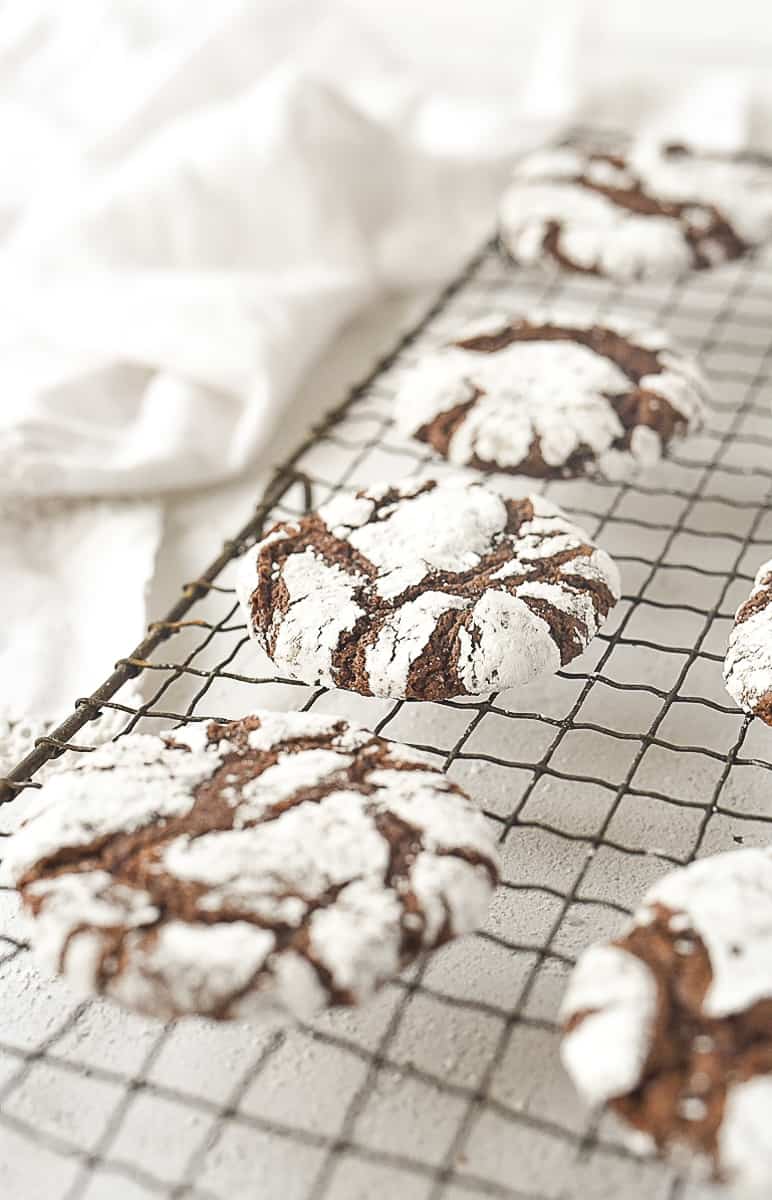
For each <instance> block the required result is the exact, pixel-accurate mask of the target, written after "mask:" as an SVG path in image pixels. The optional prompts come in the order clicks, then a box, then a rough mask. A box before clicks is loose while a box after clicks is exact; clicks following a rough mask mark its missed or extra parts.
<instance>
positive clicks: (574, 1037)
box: [560, 946, 657, 1104]
mask: <svg viewBox="0 0 772 1200" xmlns="http://www.w3.org/2000/svg"><path fill="white" fill-rule="evenodd" d="M656 1010H657V989H656V985H655V983H654V979H653V977H652V975H651V972H650V971H649V969H648V967H646V966H645V965H644V963H642V962H641V961H640V959H638V958H636V957H635V955H633V954H628V953H627V951H625V950H622V949H620V948H619V947H617V946H592V947H591V948H590V949H589V950H588V951H587V952H586V953H585V954H583V955H582V957H581V959H580V960H579V964H578V966H577V968H576V970H575V971H574V973H573V975H572V976H571V980H570V983H569V985H568V990H567V992H566V994H565V997H564V999H563V1004H562V1007H561V1014H560V1015H561V1019H562V1020H563V1021H567V1022H568V1021H570V1020H571V1018H572V1017H576V1016H578V1015H580V1014H584V1020H582V1021H581V1022H580V1023H579V1024H577V1025H576V1026H575V1027H574V1028H573V1029H571V1030H570V1032H569V1033H567V1034H566V1036H565V1037H564V1038H563V1043H562V1046H561V1057H562V1059H563V1063H564V1065H565V1068H566V1070H567V1071H568V1072H569V1074H570V1075H571V1077H572V1078H573V1079H574V1080H575V1081H576V1083H577V1085H578V1086H579V1087H580V1088H581V1090H582V1093H583V1094H584V1095H585V1096H586V1097H587V1099H588V1100H589V1101H590V1102H591V1103H592V1104H603V1103H605V1101H607V1100H610V1099H611V1098H612V1097H613V1096H624V1095H625V1094H626V1093H627V1092H631V1091H633V1090H634V1089H635V1087H636V1086H637V1084H638V1081H639V1079H640V1078H641V1074H642V1072H643V1067H644V1064H645V1062H646V1059H647V1057H648V1053H649V1044H650V1039H651V1033H652V1028H653V1024H654V1017H655V1015H656Z"/></svg>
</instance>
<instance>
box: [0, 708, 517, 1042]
mask: <svg viewBox="0 0 772 1200" xmlns="http://www.w3.org/2000/svg"><path fill="white" fill-rule="evenodd" d="M45 793H46V796H47V800H48V803H47V806H46V808H45V809H44V811H43V812H42V813H41V815H39V816H37V817H36V818H34V819H32V820H31V821H30V822H29V823H28V824H27V825H25V826H23V828H22V829H21V830H20V831H19V832H18V833H17V834H15V835H14V836H13V838H12V839H11V840H10V842H9V843H8V845H7V848H6V855H5V860H6V867H7V868H8V869H10V873H11V876H12V878H13V879H14V881H15V882H16V883H17V886H18V887H19V889H20V891H21V895H22V898H23V901H24V905H25V907H26V909H27V910H28V911H29V912H30V913H31V914H32V917H33V944H34V946H35V949H36V950H37V952H38V954H39V955H40V957H41V958H42V959H43V961H44V962H45V963H46V964H47V965H48V966H49V967H50V968H52V969H54V970H59V971H61V972H62V973H63V974H64V975H65V976H66V977H67V979H68V980H70V981H71V982H72V983H73V984H74V985H75V986H77V987H78V988H79V989H80V990H85V991H88V992H101V993H104V994H105V995H108V996H111V997H113V998H114V999H116V1000H119V1001H121V1002H122V1003H124V1004H126V1005H128V1006H130V1007H132V1008H135V1009H138V1010H140V1011H142V1012H146V1013H150V1014H152V1015H156V1016H161V1017H175V1016H179V1015H181V1014H185V1013H198V1014H202V1015H205V1016H208V1017H214V1018H229V1017H233V1018H243V1017H250V1016H253V1015H257V1014H259V1013H261V1012H263V1011H266V1010H271V1009H273V1010H277V1009H278V1010H286V1011H288V1012H290V1013H292V1014H294V1015H295V1016H298V1017H302V1018H306V1017H308V1016H310V1015H312V1014H313V1013H314V1012H317V1011H319V1010H321V1009H323V1008H326V1007H328V1006H330V1005H340V1004H342V1005H351V1004H358V1003H360V1002H361V1001H363V1000H365V999H367V997H368V996H369V995H371V993H372V992H373V991H374V990H375V988H376V987H377V986H378V985H379V984H380V983H381V982H382V981H383V980H384V979H386V978H389V977H390V976H393V975H395V974H396V973H397V972H398V971H399V970H400V968H401V967H402V966H404V964H405V963H408V962H410V961H411V960H412V959H414V958H415V957H416V955H418V954H419V953H421V952H423V951H425V950H428V949H431V948H433V947H435V946H438V945H440V944H442V943H443V942H445V941H447V940H448V939H449V938H452V937H455V936H457V935H459V934H463V933H466V932H468V931H469V930H472V929H474V928H475V927H476V926H477V925H478V924H479V923H480V922H481V921H482V920H483V919H484V916H485V913H486V910H487V906H488V901H489V899H490V896H491V893H492V890H493V886H494V884H495V882H496V878H497V869H496V849H495V844H494V840H493V836H492V834H491V833H490V831H489V829H488V826H487V823H486V821H485V818H484V817H483V816H482V814H481V813H479V812H478V811H477V809H476V808H475V807H474V805H473V804H472V802H471V801H470V800H469V799H468V798H467V797H466V796H465V795H464V793H463V792H462V791H461V790H460V789H459V788H458V787H457V786H456V785H455V784H453V783H451V782H450V781H449V780H448V779H446V778H445V776H444V775H443V774H441V772H439V771H437V770H436V769H435V768H434V767H432V766H431V765H428V764H427V763H426V761H425V759H424V758H422V756H421V755H418V754H416V752H414V751H412V750H409V749H407V748H405V747H402V746H398V745H395V744H394V743H391V742H387V741H384V740H383V739H382V738H379V737H375V736H374V735H373V734H372V733H369V732H368V731H367V730H364V729H360V728H358V727H356V726H352V725H349V724H348V723H347V722H345V721H343V720H339V719H337V718H335V717H319V716H314V715H310V714H307V713H260V714H259V715H256V716H250V717H245V718H244V719H242V720H240V721H234V722H232V723H230V724H217V723H212V724H210V725H209V726H208V728H207V727H204V726H203V725H201V726H193V727H190V728H186V729H184V730H177V731H175V732H174V733H173V734H172V735H169V736H168V737H167V738H162V737H156V736H151V735H146V734H128V735H126V736H125V737H123V738H120V739H119V740H118V741H117V742H116V743H113V744H112V745H108V746H105V747H102V748H100V749H99V750H97V751H96V752H95V753H94V754H92V755H88V756H86V755H83V756H82V758H81V759H80V760H79V762H78V766H77V767H76V768H75V769H73V770H72V771H68V772H63V773H62V774H60V775H57V776H55V777H54V778H53V779H51V780H50V781H49V782H48V783H47V784H46V786H45Z"/></svg>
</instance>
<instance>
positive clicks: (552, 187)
mask: <svg viewBox="0 0 772 1200" xmlns="http://www.w3.org/2000/svg"><path fill="white" fill-rule="evenodd" d="M581 176H584V177H585V178H587V179H589V180H590V181H591V182H592V183H594V184H596V185H600V186H603V187H612V188H621V189H629V188H635V186H636V184H638V183H639V184H640V186H641V187H642V189H643V191H644V192H645V194H646V195H647V196H649V197H652V198H654V199H656V200H657V201H660V202H662V203H664V204H679V205H680V204H687V205H690V207H689V208H688V209H687V210H686V212H685V213H684V215H683V216H682V217H679V216H677V215H670V214H668V213H662V214H652V215H643V214H641V213H639V212H636V211H633V210H632V209H630V208H625V207H624V206H623V205H622V204H617V203H615V202H614V200H613V199H611V198H609V197H608V196H606V195H603V194H601V193H600V192H598V191H594V190H592V189H590V188H588V187H586V186H583V185H582V184H581V183H580V182H578V179H579V178H580V177H581ZM713 209H715V210H717V211H718V212H719V213H720V214H721V216H722V217H723V218H724V219H725V220H726V221H727V222H728V223H729V225H730V226H731V228H732V229H733V231H734V233H735V234H736V235H737V236H738V237H739V238H740V239H742V241H743V242H745V243H746V244H748V245H757V244H759V243H761V242H764V241H766V240H767V239H768V238H769V237H770V236H772V171H770V169H769V168H768V167H764V166H760V165H758V164H756V163H750V162H738V161H728V160H723V161H722V160H719V159H715V158H711V157H709V156H699V155H691V154H678V155H668V154H665V153H662V152H661V151H660V150H659V148H658V147H656V146H651V145H648V146H646V145H643V144H641V145H639V146H638V147H636V148H634V149H633V151H632V152H631V153H630V154H629V155H628V159H627V165H625V166H622V167H619V166H615V165H614V164H612V163H609V162H608V161H606V160H600V161H599V160H595V161H593V160H592V159H591V158H590V157H588V155H587V154H584V153H581V152H579V151H578V150H571V149H555V150H546V151H538V152H536V153H535V154H532V155H529V156H526V157H525V158H524V159H523V160H522V161H521V162H520V163H519V164H518V166H517V168H516V171H515V175H514V178H513V181H512V183H511V185H510V187H509V188H508V190H507V191H506V193H505V194H504V196H503V198H502V201H501V205H500V209H499V226H500V231H501V236H502V240H503V242H504V244H505V245H506V248H507V250H508V251H509V253H510V254H511V255H512V257H513V258H514V259H515V260H516V261H518V262H521V263H524V264H526V265H530V264H534V263H545V262H546V263H550V264H552V265H553V266H554V265H555V263H556V259H555V258H553V256H552V254H551V253H550V251H549V250H547V249H545V237H546V236H547V235H548V234H549V232H550V230H551V229H555V228H556V227H557V233H558V245H559V248H560V251H561V253H562V255H563V256H564V257H565V258H566V259H568V260H569V262H570V263H571V264H573V265H574V267H575V268H578V269H583V270H591V271H597V272H599V273H600V274H603V275H607V276H609V277H611V278H613V279H618V280H630V279H636V278H642V279H647V278H658V277H659V278H673V277H676V276H678V275H681V274H683V273H685V272H686V271H687V270H688V269H689V268H690V267H691V266H692V263H693V259H692V251H691V247H690V244H689V242H688V240H687V238H686V236H685V231H686V229H687V228H691V229H694V230H699V231H702V232H707V230H708V229H709V226H710V224H711V221H712V210H713ZM701 248H702V251H703V253H704V254H705V255H706V256H709V257H710V258H711V260H712V261H711V265H719V264H720V263H721V262H724V261H725V260H726V258H727V253H728V252H727V249H726V248H725V246H724V245H723V244H722V243H721V242H720V241H718V240H715V239H714V240H712V241H711V240H710V239H708V238H706V240H705V241H704V242H703V243H701Z"/></svg>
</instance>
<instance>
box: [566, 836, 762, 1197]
mask: <svg viewBox="0 0 772 1200" xmlns="http://www.w3.org/2000/svg"><path fill="white" fill-rule="evenodd" d="M562 1015H563V1019H564V1021H565V1022H566V1033H565V1036H564V1040H563V1047H562V1056H563V1061H564V1063H565V1065H566V1067H567V1068H568V1070H569V1072H570V1074H571V1076H572V1078H573V1079H574V1081H575V1083H576V1084H577V1087H578V1088H579V1089H580V1090H581V1091H582V1093H583V1094H584V1095H585V1096H586V1097H587V1098H588V1099H589V1100H591V1101H592V1102H593V1103H603V1102H611V1106H612V1107H615V1108H616V1111H618V1112H619V1113H620V1115H622V1117H623V1118H624V1119H625V1120H627V1121H630V1123H631V1124H632V1126H633V1127H634V1129H635V1130H636V1131H643V1132H644V1133H647V1134H648V1133H650V1134H651V1135H652V1136H653V1137H654V1138H655V1139H656V1141H657V1143H658V1144H659V1146H660V1149H661V1150H663V1151H672V1150H673V1149H678V1151H679V1153H680V1155H681V1157H682V1158H683V1154H684V1152H685V1151H686V1152H688V1151H689V1150H691V1153H692V1154H693V1155H694V1156H696V1157H698V1158H699V1157H700V1156H702V1155H703V1154H707V1155H709V1157H710V1158H711V1159H712V1166H713V1171H714V1174H715V1175H716V1177H718V1178H721V1179H722V1180H725V1181H726V1182H728V1183H730V1184H732V1185H733V1187H735V1188H736V1189H737V1190H738V1192H740V1193H741V1194H743V1195H745V1194H747V1195H753V1196H762V1195H763V1196H766V1195H768V1194H769V1189H770V1187H772V1125H771V1124H770V1121H769V1113H770V1111H771V1109H770V1106H771V1105H772V848H770V849H755V848H749V849H743V850H737V851H733V852H731V853H727V854H720V855H716V856H715V857H713V858H707V859H704V860H701V861H698V862H696V863H693V864H691V865H690V866H688V867H685V868H680V869H678V870H676V871H673V872H671V873H670V874H669V875H667V876H665V877H664V878H663V879H662V880H660V881H659V882H658V883H657V884H655V885H654V887H653V888H651V889H650V891H649V892H648V893H647V895H646V897H645V899H644V902H643V904H642V906H641V908H640V910H639V911H638V913H637V914H636V916H635V918H634V923H633V926H632V927H631V929H630V930H629V931H628V932H627V933H626V934H625V935H624V936H623V937H622V938H621V939H620V940H619V942H618V943H617V944H615V945H609V946H595V947H592V948H591V949H590V950H588V951H587V952H586V953H585V954H584V955H583V956H582V957H581V959H580V960H579V963H578V965H577V967H576V970H575V971H574V974H573V976H572V979H571V982H570V984H569V988H568V992H567V995H566V998H565V1001H564V1004H563V1012H562Z"/></svg>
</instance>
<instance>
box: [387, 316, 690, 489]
mask: <svg viewBox="0 0 772 1200" xmlns="http://www.w3.org/2000/svg"><path fill="white" fill-rule="evenodd" d="M707 391H708V389H707V385H706V383H705V381H704V379H703V378H702V376H701V374H700V372H699V370H698V368H697V366H696V364H695V363H694V362H693V361H692V360H691V359H689V358H687V357H685V356H683V355H681V354H679V353H678V352H677V351H675V350H673V349H672V348H671V347H670V344H669V342H668V338H667V336H666V335H665V334H664V333H659V332H656V331H651V330H646V331H634V330H633V329H631V328H627V327H626V326H625V325H624V324H623V323H622V322H619V321H613V322H609V321H606V322H604V323H603V324H599V325H583V324H578V323H577V322H576V321H570V320H561V319H560V318H559V317H558V316H550V315H548V314H540V313H536V314H532V315H531V316H530V317H529V318H528V319H521V318H515V319H507V318H501V317H499V318H491V319H489V320H488V321H486V322H483V323H480V324H479V325H478V326H476V327H475V328H474V329H473V330H467V331H466V332H465V333H463V334H461V335H460V336H459V337H458V338H457V340H455V341H453V342H451V343H450V344H449V345H447V346H445V347H443V348H442V349H441V350H439V351H437V352H435V353H433V354H430V355H427V356H426V357H425V358H424V359H422V360H421V361H420V362H419V363H418V364H417V365H416V366H415V367H414V368H413V370H412V371H411V372H410V373H409V374H408V375H407V377H406V378H405V381H404V383H403V384H402V387H401V388H400V392H399V395H398V397H397V414H396V420H397V427H398V429H399V430H400V432H402V433H404V434H408V435H412V436H413V437H415V438H417V439H418V440H419V441H422V442H428V444H429V445H430V446H432V447H433V448H434V449H435V450H436V451H437V452H438V453H439V454H441V455H443V456H444V457H445V458H447V459H449V460H450V462H452V463H456V464H459V465H469V466H473V467H477V468H480V469H483V470H496V471H511V472H513V473H516V474H523V475H535V476H539V477H541V478H558V479H559V478H569V477H576V476H581V475H595V474H601V475H604V476H606V477H608V478H612V479H624V478H625V477H628V476H631V475H633V474H635V473H636V471H637V470H638V469H639V468H645V467H647V466H653V465H654V464H656V463H657V462H658V461H659V459H660V457H661V456H662V453H663V451H664V450H665V449H666V448H667V447H668V446H669V445H670V443H671V442H672V441H674V440H676V439H678V438H682V437H683V436H684V435H685V434H687V433H690V432H692V431H693V430H695V429H697V428H699V426H700V424H701V423H702V416H703V409H704V399H705V397H706V395H707Z"/></svg>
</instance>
